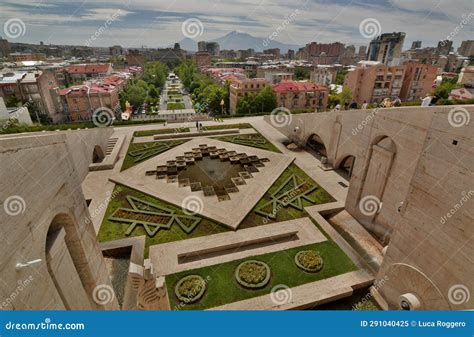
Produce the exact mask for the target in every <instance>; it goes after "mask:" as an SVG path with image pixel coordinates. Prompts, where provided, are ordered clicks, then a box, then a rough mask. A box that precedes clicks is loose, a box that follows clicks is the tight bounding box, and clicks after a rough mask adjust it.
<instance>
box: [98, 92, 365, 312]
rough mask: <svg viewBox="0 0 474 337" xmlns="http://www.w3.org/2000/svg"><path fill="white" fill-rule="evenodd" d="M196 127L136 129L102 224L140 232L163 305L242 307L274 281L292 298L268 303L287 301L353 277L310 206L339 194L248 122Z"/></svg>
mask: <svg viewBox="0 0 474 337" xmlns="http://www.w3.org/2000/svg"><path fill="white" fill-rule="evenodd" d="M174 89H175V88H169V90H168V95H170V92H171V94H172V95H174V92H173V91H174ZM194 129H195V128H193V127H192V125H189V126H186V125H182V126H180V127H178V128H169V127H168V128H166V127H164V128H163V127H162V128H157V129H155V130H153V129H151V130H141V131H135V132H133V133H132V136H131V137H130V142H129V144H128V147H127V148H126V149H125V153H124V157H123V161H122V164H121V169H120V172H117V173H116V174H115V175H114V176H113V177H111V178H110V181H112V182H114V183H115V188H114V191H113V193H112V195H113V196H114V197H113V198H111V199H110V201H109V203H108V206H107V209H106V211H105V215H104V218H103V221H102V223H101V225H100V229H99V232H98V238H99V240H100V241H101V242H110V241H114V240H120V239H125V238H134V237H144V240H145V245H144V252H143V254H144V256H145V258H146V259H148V261H149V262H150V263H151V264H153V265H154V270H155V273H157V275H158V276H163V277H164V278H165V281H166V291H167V300H168V301H167V302H168V305H167V307H166V308H163V309H171V310H173V309H179V310H200V309H212V308H218V307H223V308H230V309H245V308H246V306H251V305H253V304H252V303H253V302H248V301H253V300H258V299H274V298H275V296H274V295H275V289H277V288H278V287H284V288H285V289H289V292H290V294H292V295H293V296H294V297H295V298H294V299H290V300H289V301H287V302H285V303H280V302H278V301H275V300H273V301H269V300H268V301H267V302H265V301H263V302H262V301H261V302H262V303H268V305H267V304H265V305H267V307H264V309H271V308H272V306H275V305H276V306H278V305H284V306H287V307H285V308H292V307H291V306H292V303H293V302H295V303H297V302H298V301H303V302H304V301H305V297H308V298H309V299H311V297H315V296H316V295H317V296H316V297H317V298H319V297H321V296H322V297H324V296H325V293H328V294H329V293H330V292H331V288H330V287H331V284H332V282H331V281H329V282H327V281H326V280H334V281H335V282H342V283H343V282H348V285H349V286H350V285H351V277H352V276H351V277H349V276H348V275H352V273H356V272H358V270H359V266H358V264H357V263H355V261H354V260H353V259H352V258H351V257H349V256H348V255H347V253H346V252H345V251H344V249H342V248H341V247H340V246H339V245H338V244H337V243H336V241H335V240H334V237H332V236H331V235H329V234H328V233H327V232H326V230H325V228H323V226H321V224H320V223H318V221H316V220H315V218H314V217H313V216H312V215H311V212H308V210H311V209H312V207H316V206H318V205H324V204H328V203H332V202H335V201H336V199H335V198H333V197H332V196H331V195H330V194H329V193H328V192H327V191H326V190H325V189H324V188H323V187H322V186H321V185H320V184H318V182H317V181H315V180H314V179H312V178H311V177H310V176H309V174H308V173H307V172H305V170H303V169H302V168H301V167H299V166H298V165H297V163H296V162H295V160H294V158H292V157H291V153H282V151H281V150H280V149H279V148H278V146H277V145H276V144H274V143H272V142H271V141H270V140H268V139H267V138H266V137H265V136H264V135H263V134H262V133H260V132H259V131H258V130H256V129H255V128H254V127H253V126H252V125H251V124H248V123H243V124H227V125H219V124H218V125H211V126H206V127H204V128H202V130H201V133H202V134H199V135H198V136H194V135H195V133H194V132H195V130H194ZM229 130H233V131H232V133H231V134H229ZM216 132H217V133H219V132H222V135H219V134H216ZM206 133H211V134H212V136H211V135H210V136H206ZM190 135H193V136H190ZM157 136H159V137H160V140H156V137H157ZM168 137H169V138H168ZM157 256H161V257H164V259H163V258H157ZM346 279H347V280H346ZM319 288H320V293H318V291H317V290H318V289H319ZM297 289H298V291H296V290H297ZM293 290H294V291H293ZM305 291H306V292H308V294H310V296H302V295H300V292H303V293H304V292H305ZM315 294H316V295H315ZM328 296H329V295H328ZM316 297H315V299H314V303H317V300H316ZM292 301H293V302H292ZM310 302H311V301H309V302H308V303H309V304H310ZM295 306H296V304H295ZM248 309H252V307H248Z"/></svg>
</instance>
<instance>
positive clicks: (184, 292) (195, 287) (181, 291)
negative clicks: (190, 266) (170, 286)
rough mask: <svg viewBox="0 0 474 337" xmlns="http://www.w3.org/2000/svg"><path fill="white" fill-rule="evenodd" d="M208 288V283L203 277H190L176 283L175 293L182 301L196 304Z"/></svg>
mask: <svg viewBox="0 0 474 337" xmlns="http://www.w3.org/2000/svg"><path fill="white" fill-rule="evenodd" d="M206 288H207V286H206V281H204V279H203V278H202V277H201V276H199V275H189V276H185V277H183V278H182V279H181V280H179V281H178V283H176V286H175V287H174V293H175V295H176V297H177V298H178V299H179V300H180V301H182V302H185V303H194V302H196V301H197V300H199V299H200V298H201V297H202V296H203V295H204V292H205V291H206Z"/></svg>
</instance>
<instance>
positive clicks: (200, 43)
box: [198, 41, 207, 52]
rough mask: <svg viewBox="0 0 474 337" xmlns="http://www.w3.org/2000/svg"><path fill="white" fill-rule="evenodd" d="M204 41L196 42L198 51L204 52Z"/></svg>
mask: <svg viewBox="0 0 474 337" xmlns="http://www.w3.org/2000/svg"><path fill="white" fill-rule="evenodd" d="M206 43H207V42H206V41H199V42H198V51H202V52H205V51H206Z"/></svg>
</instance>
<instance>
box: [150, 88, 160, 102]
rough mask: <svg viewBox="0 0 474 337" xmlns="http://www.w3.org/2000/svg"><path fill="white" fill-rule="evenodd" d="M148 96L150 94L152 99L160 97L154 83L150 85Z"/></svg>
mask: <svg viewBox="0 0 474 337" xmlns="http://www.w3.org/2000/svg"><path fill="white" fill-rule="evenodd" d="M148 96H150V97H151V98H152V99H154V100H157V99H158V98H159V97H160V93H159V91H158V89H156V87H155V86H154V85H150V88H149V90H148Z"/></svg>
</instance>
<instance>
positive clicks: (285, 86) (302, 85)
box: [273, 81, 327, 93]
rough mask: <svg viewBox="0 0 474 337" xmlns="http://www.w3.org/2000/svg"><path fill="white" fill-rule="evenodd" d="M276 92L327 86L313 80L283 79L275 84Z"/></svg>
mask: <svg viewBox="0 0 474 337" xmlns="http://www.w3.org/2000/svg"><path fill="white" fill-rule="evenodd" d="M273 90H274V91H275V92H278V93H281V92H301V91H315V90H327V87H325V86H322V85H318V84H315V83H311V82H303V81H282V82H280V83H278V84H275V85H274V86H273Z"/></svg>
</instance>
